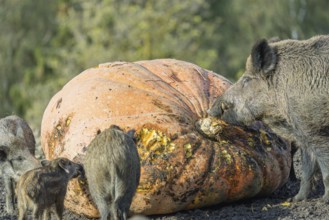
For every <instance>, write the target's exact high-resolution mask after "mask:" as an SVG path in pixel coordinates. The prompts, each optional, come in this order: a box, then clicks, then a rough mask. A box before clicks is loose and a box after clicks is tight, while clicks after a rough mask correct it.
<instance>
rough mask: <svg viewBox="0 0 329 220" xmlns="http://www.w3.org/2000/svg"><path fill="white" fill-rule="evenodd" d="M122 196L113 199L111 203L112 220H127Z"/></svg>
mask: <svg viewBox="0 0 329 220" xmlns="http://www.w3.org/2000/svg"><path fill="white" fill-rule="evenodd" d="M124 206H125V203H124V198H123V196H119V197H117V198H115V200H114V202H113V203H112V217H113V219H114V220H126V219H127V210H126V207H124Z"/></svg>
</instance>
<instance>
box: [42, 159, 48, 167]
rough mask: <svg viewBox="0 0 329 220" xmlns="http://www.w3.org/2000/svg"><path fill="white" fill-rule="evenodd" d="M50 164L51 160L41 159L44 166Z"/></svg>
mask: <svg viewBox="0 0 329 220" xmlns="http://www.w3.org/2000/svg"><path fill="white" fill-rule="evenodd" d="M49 164H50V161H49V160H42V161H41V165H42V166H43V167H44V166H49Z"/></svg>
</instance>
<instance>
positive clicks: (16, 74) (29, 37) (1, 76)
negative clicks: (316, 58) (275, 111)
mask: <svg viewBox="0 0 329 220" xmlns="http://www.w3.org/2000/svg"><path fill="white" fill-rule="evenodd" d="M328 6H329V2H328V1H326V0H318V1H312V0H277V1H271V0H244V1H242V0H232V1H229V0H223V1H218V0H190V1H176V0H166V1H164V0H162V1H160V0H93V1H86V0H58V1H44V0H2V1H1V2H0V27H1V30H2V33H1V35H0V102H1V106H0V117H3V116H5V115H8V114H12V113H15V114H18V115H21V116H23V117H26V118H27V119H28V120H29V121H31V122H32V123H33V125H34V127H38V126H39V125H40V121H41V118H42V114H43V111H44V109H45V107H46V105H47V104H48V102H49V100H50V98H51V97H52V96H53V95H54V94H55V93H56V91H58V90H59V89H60V88H61V87H62V86H63V85H64V84H65V83H66V82H67V81H68V80H70V79H71V78H73V77H74V76H75V75H77V74H78V73H80V72H81V71H83V70H84V69H87V68H90V67H93V66H97V65H98V64H99V63H103V62H110V61H117V60H125V61H137V60H144V59H157V58H175V59H181V60H186V61H189V62H192V63H195V64H197V65H199V66H201V67H204V68H207V69H211V70H214V71H215V72H217V73H219V74H222V75H224V76H226V77H228V78H229V79H231V80H235V79H237V78H238V77H239V76H240V75H241V74H242V73H243V71H244V62H245V60H246V57H247V56H248V54H249V51H250V48H251V46H252V44H253V43H254V42H255V41H256V40H257V39H259V38H271V37H280V38H282V39H285V38H298V39H303V38H308V37H311V36H313V35H316V34H325V33H328V29H329V26H328V25H327V21H328V20H329V13H327V10H326V9H327V8H328Z"/></svg>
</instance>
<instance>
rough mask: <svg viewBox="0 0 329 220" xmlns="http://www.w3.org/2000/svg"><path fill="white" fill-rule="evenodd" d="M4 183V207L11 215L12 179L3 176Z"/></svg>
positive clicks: (12, 204)
mask: <svg viewBox="0 0 329 220" xmlns="http://www.w3.org/2000/svg"><path fill="white" fill-rule="evenodd" d="M3 178H4V184H5V191H6V208H7V212H8V214H10V215H12V214H13V213H14V190H13V180H12V179H11V178H10V177H8V176H4V177H3Z"/></svg>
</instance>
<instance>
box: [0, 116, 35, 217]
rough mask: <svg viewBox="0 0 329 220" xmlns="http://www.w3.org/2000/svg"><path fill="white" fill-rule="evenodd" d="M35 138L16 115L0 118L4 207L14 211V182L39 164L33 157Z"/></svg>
mask: <svg viewBox="0 0 329 220" xmlns="http://www.w3.org/2000/svg"><path fill="white" fill-rule="evenodd" d="M34 150H35V139H34V135H33V132H32V130H31V128H30V127H29V125H28V124H27V123H26V121H24V120H23V119H21V118H20V117H18V116H15V115H12V116H8V117H5V118H2V119H0V176H1V177H2V178H3V180H4V185H5V191H6V209H7V212H8V213H9V214H13V211H14V189H13V187H14V184H15V181H16V180H17V179H18V177H19V176H21V175H22V174H23V173H25V172H26V171H28V170H30V169H33V168H36V167H38V166H40V165H41V164H40V163H39V162H38V160H37V159H36V158H35V157H34Z"/></svg>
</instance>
